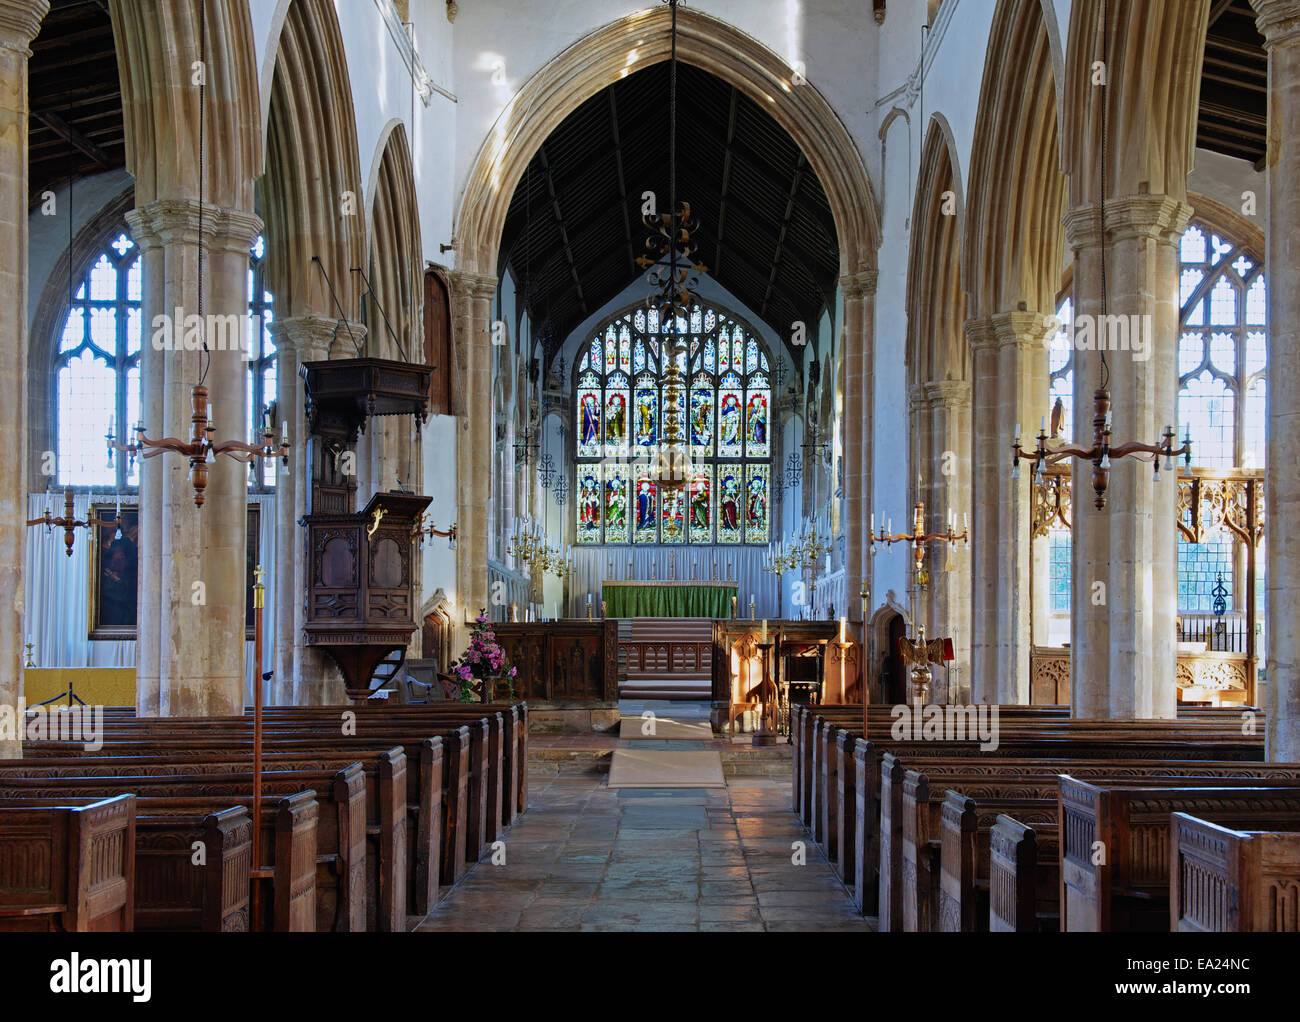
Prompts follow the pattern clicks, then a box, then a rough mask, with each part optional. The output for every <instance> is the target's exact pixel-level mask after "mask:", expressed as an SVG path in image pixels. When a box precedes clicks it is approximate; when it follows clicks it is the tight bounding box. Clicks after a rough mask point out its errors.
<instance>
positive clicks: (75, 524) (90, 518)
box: [27, 488, 122, 557]
mask: <svg viewBox="0 0 1300 1022" xmlns="http://www.w3.org/2000/svg"><path fill="white" fill-rule="evenodd" d="M45 500H46V503H45V514H44V515H43V516H42V517H40V518H32V519H29V520H28V522H27V525H28V527H29V528H30V527H32V526H35V525H43V526H45V531H46V532H47V533H50V532H53V531H54V530H55V529H62V530H63V552H64V553H65V554H67V555H68V556H69V557H71V556H72V547H73V544H74V543H75V542H76V540H77V530H78V529H96V528H99V529H113V528H115V529H117V531H118V534H119V535H120V534H121V531H122V525H121V520H122V503H121V501H120V500H119V501H118V507H117V514H116V515H115V516H114V517H113V520H112V521H111V522H106V521H104V520H103V519H100V518H96V517H95V509H94V507H93V506H92V507H91V509H90V512H89V514H87V516H86V520H85V521H81V520H79V519H78V518H77V515H76V512H75V511H74V510H73V503H74V500H75V494H74V493H73V492H72V489H71V488H68V489H67V490H65V491H64V493H63V515H62V517H60V518H55V517H54V512H53V511H52V510H51V509H50V505H49V496H48V495H47V496H46V498H45Z"/></svg>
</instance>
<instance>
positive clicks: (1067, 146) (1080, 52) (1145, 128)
mask: <svg viewBox="0 0 1300 1022" xmlns="http://www.w3.org/2000/svg"><path fill="white" fill-rule="evenodd" d="M1103 4H1108V6H1107V7H1105V8H1104V10H1105V12H1106V15H1107V20H1108V23H1107V25H1106V27H1105V31H1106V47H1105V52H1106V54H1107V59H1108V60H1109V62H1110V67H1109V68H1108V69H1107V81H1108V82H1109V83H1111V86H1112V87H1108V88H1107V89H1105V90H1102V89H1099V88H1097V87H1096V86H1094V85H1093V84H1092V81H1093V64H1094V62H1095V61H1099V60H1101V59H1102V52H1103V47H1102V37H1101V14H1102V10H1103ZM1209 11H1210V5H1209V4H1203V3H1171V4H1165V3H1158V4H1147V3H1121V2H1119V0H1074V3H1072V4H1071V6H1070V34H1069V39H1068V44H1067V50H1066V56H1065V88H1064V97H1065V100H1064V110H1063V111H1062V118H1061V126H1062V131H1061V164H1062V167H1063V168H1064V169H1065V170H1066V171H1067V173H1069V174H1070V208H1071V209H1074V208H1077V207H1079V206H1082V205H1085V204H1088V203H1094V202H1096V201H1097V199H1098V198H1099V195H1100V190H1101V175H1100V167H1101V161H1100V160H1099V158H1098V156H1099V154H1098V147H1099V145H1100V142H1101V117H1100V105H1099V104H1100V102H1101V98H1102V94H1103V91H1104V93H1105V96H1106V97H1107V101H1108V102H1109V104H1110V105H1109V108H1108V111H1107V117H1108V119H1109V126H1108V133H1109V135H1110V139H1109V143H1108V146H1107V159H1106V188H1107V191H1108V192H1109V193H1110V195H1111V196H1115V195H1137V194H1141V193H1148V194H1151V195H1167V196H1170V197H1172V198H1174V199H1176V200H1180V201H1181V200H1182V199H1184V198H1185V197H1186V195H1187V174H1188V172H1189V171H1190V170H1191V167H1192V157H1193V154H1194V153H1195V151H1196V122H1197V113H1198V111H1199V109H1200V90H1201V63H1202V56H1203V54H1204V51H1205V34H1206V31H1207V26H1208V19H1209ZM1108 197H1109V196H1108Z"/></svg>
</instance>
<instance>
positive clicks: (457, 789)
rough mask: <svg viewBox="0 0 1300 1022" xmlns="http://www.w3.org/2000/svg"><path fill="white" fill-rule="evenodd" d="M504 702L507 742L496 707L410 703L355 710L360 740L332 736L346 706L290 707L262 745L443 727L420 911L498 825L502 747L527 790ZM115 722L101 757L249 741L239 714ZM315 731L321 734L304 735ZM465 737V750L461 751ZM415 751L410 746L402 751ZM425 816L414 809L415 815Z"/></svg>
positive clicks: (416, 908) (520, 739) (47, 747)
mask: <svg viewBox="0 0 1300 1022" xmlns="http://www.w3.org/2000/svg"><path fill="white" fill-rule="evenodd" d="M505 706H506V708H507V709H508V710H509V711H510V713H509V714H508V715H509V716H510V717H511V719H512V720H517V721H519V722H520V723H519V726H518V727H517V728H516V729H515V734H514V736H513V737H512V738H511V740H510V742H509V743H506V742H503V741H502V735H503V733H504V719H503V718H504V717H505V716H507V715H506V714H503V713H502V712H500V711H497V712H495V713H493V714H491V715H489V716H485V715H484V714H483V712H482V708H481V707H480V706H479V705H478V704H471V705H469V706H467V707H464V708H458V707H450V708H446V709H438V710H436V711H433V710H426V708H425V707H409V708H407V709H409V710H410V711H414V712H404V713H401V714H391V713H388V712H386V711H384V710H383V709H382V708H378V709H376V710H366V709H365V708H358V710H357V711H356V712H358V718H357V726H358V729H359V731H360V732H361V733H364V735H365V737H363V738H354V737H340V736H339V735H338V730H339V727H340V720H341V718H340V714H342V713H344V712H353V711H352V708H350V707H311V708H295V709H296V710H298V711H304V712H296V713H294V714H292V715H290V717H289V718H287V719H284V720H280V721H278V722H272V723H270V724H268V725H267V728H266V737H265V741H266V742H267V743H268V745H269V744H271V743H275V744H276V745H278V746H279V747H282V748H299V749H304V750H306V749H313V748H317V747H319V745H320V744H321V740H322V738H324V737H328V742H329V744H330V746H331V747H336V746H341V745H346V746H348V747H349V748H351V747H352V744H354V743H362V744H363V745H368V744H371V743H373V742H374V741H376V740H379V739H381V738H384V739H392V740H400V739H403V738H405V739H407V740H409V739H411V738H412V737H413V736H417V735H418V736H423V735H426V734H427V732H428V731H429V730H439V729H444V728H446V729H447V730H442V731H441V734H440V735H439V736H438V737H439V738H440V740H441V742H442V744H443V746H444V747H445V749H446V754H445V757H444V762H443V775H442V779H443V782H444V783H443V799H442V803H443V804H442V805H441V806H440V807H434V806H432V805H430V806H429V810H430V811H429V812H428V814H427V816H428V817H429V818H430V820H431V824H436V822H437V820H438V819H439V818H440V819H441V820H442V825H443V834H442V840H441V841H440V845H441V849H442V852H441V860H440V869H439V871H438V872H437V874H435V873H434V872H433V871H432V870H431V869H430V868H428V867H426V866H425V864H424V863H425V860H426V858H427V856H425V855H423V854H421V855H420V856H419V858H418V859H417V863H418V868H419V870H420V876H419V877H418V878H417V879H416V881H415V891H416V894H415V898H414V901H413V904H412V911H413V914H416V915H420V916H423V915H425V914H427V912H428V911H429V910H430V908H431V907H432V905H433V904H434V903H436V900H437V889H438V882H439V880H440V881H441V882H442V883H444V884H448V885H450V884H451V883H454V882H455V881H456V880H458V879H459V878H460V877H461V876H463V875H464V873H465V871H466V870H467V869H468V863H469V862H470V861H477V860H478V859H479V858H480V857H481V856H482V855H483V854H484V852H486V850H487V849H488V847H489V846H490V841H489V839H488V835H489V834H490V833H494V831H493V830H492V829H491V828H492V827H495V826H496V823H495V821H496V819H497V818H498V816H501V817H504V814H505V810H504V809H503V808H502V802H503V801H504V800H503V798H502V797H501V795H500V792H501V791H502V790H503V789H502V785H503V781H504V771H503V769H502V763H503V762H504V756H505V752H506V749H513V750H517V752H516V757H515V762H513V763H511V770H512V776H513V777H515V778H516V779H515V781H514V782H513V783H514V785H516V787H517V790H518V792H519V796H518V797H520V798H523V797H526V787H524V786H522V783H521V782H520V781H519V780H518V778H519V771H521V770H524V769H525V757H526V744H524V743H525V734H524V730H525V725H526V714H525V715H524V716H522V717H518V716H516V715H515V714H516V711H517V710H518V706H517V705H516V704H505ZM120 723H121V724H122V726H121V727H120V728H118V727H113V728H110V729H109V735H108V737H107V738H106V740H105V743H104V749H103V752H104V753H105V754H107V755H112V756H120V755H123V754H129V753H132V752H139V751H144V750H145V749H146V748H147V749H149V750H152V751H159V752H167V751H170V750H172V749H175V750H177V751H180V750H181V749H188V748H193V747H195V743H199V747H202V748H212V749H216V748H218V747H223V746H226V745H228V744H229V743H231V742H236V741H239V740H240V739H243V740H244V741H251V737H250V736H251V729H250V727H249V725H248V722H247V720H246V719H245V718H215V719H183V718H182V719H177V718H166V719H160V720H141V719H129V720H123V721H121V722H120ZM313 734H320V735H321V737H318V738H312V737H309V736H310V735H313ZM494 736H495V737H494ZM466 742H467V743H468V749H466V748H465V745H466ZM503 746H504V748H503ZM32 751H33V753H34V754H35V755H50V754H55V753H64V754H68V753H74V752H75V751H76V749H75V747H74V746H71V745H70V744H69V743H62V744H60V743H54V742H43V743H37V744H36V745H35V746H34V748H33V750H32ZM413 751H414V750H410V749H409V747H408V752H413ZM516 767H517V768H518V769H516ZM426 801H427V800H426ZM435 808H437V809H438V811H437V812H436V813H435V812H434V811H433V810H434V809H435ZM424 815H425V814H420V819H423V818H424ZM512 819H513V815H512ZM419 827H420V833H421V835H422V838H421V840H419V841H418V848H419V849H420V850H423V849H425V848H428V847H430V845H429V842H428V841H426V840H424V839H423V837H427V836H431V835H432V834H434V833H436V831H435V830H433V829H431V828H429V827H425V826H424V825H423V824H422V823H421V824H419ZM498 832H499V831H498ZM434 861H438V860H434Z"/></svg>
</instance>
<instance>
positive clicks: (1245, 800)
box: [1058, 776, 1300, 931]
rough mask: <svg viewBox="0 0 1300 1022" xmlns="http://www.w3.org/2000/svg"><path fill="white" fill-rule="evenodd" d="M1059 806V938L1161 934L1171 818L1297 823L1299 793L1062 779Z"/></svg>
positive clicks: (1283, 826) (1255, 825)
mask: <svg viewBox="0 0 1300 1022" xmlns="http://www.w3.org/2000/svg"><path fill="white" fill-rule="evenodd" d="M1059 798H1060V810H1059V823H1058V826H1059V828H1060V834H1061V838H1060V841H1061V849H1060V858H1061V901H1060V904H1061V929H1062V930H1063V931H1073V930H1086V931H1107V930H1111V929H1118V930H1126V931H1160V930H1166V929H1167V928H1168V926H1169V918H1170V911H1171V910H1170V907H1169V900H1168V899H1169V884H1170V840H1171V838H1170V819H1171V817H1172V815H1173V814H1174V813H1179V812H1181V813H1189V814H1192V815H1194V816H1196V817H1198V818H1201V819H1206V820H1209V821H1210V822H1214V823H1218V824H1220V825H1221V826H1227V827H1234V828H1235V827H1241V828H1243V829H1244V828H1246V827H1249V828H1251V829H1261V830H1279V831H1283V830H1287V829H1289V828H1292V827H1294V826H1295V824H1296V822H1297V821H1300V787H1273V788H1268V787H1259V788H1246V787H1236V788H1225V787H1218V788H1178V787H1167V788H1132V787H1118V786H1108V785H1105V784H1089V783H1087V782H1086V781H1081V780H1078V779H1077V778H1074V777H1070V776H1062V777H1061V781H1060V794H1059ZM1098 850H1100V851H1101V852H1104V859H1099V861H1096V862H1094V858H1096V857H1097V852H1098Z"/></svg>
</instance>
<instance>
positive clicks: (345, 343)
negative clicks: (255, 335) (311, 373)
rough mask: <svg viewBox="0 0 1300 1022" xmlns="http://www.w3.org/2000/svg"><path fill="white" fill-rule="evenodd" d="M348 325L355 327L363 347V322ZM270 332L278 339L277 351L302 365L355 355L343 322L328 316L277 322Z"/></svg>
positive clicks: (357, 338)
mask: <svg viewBox="0 0 1300 1022" xmlns="http://www.w3.org/2000/svg"><path fill="white" fill-rule="evenodd" d="M348 326H350V327H351V328H352V336H353V337H355V338H356V341H357V343H358V344H360V345H364V344H365V340H366V328H365V326H364V325H363V324H361V323H349V324H348ZM269 329H270V331H271V336H272V337H273V338H274V339H275V349H276V351H277V352H282V353H284V354H286V355H296V356H297V359H298V361H299V362H323V361H325V360H326V359H328V358H335V357H348V356H349V355H350V354H355V349H354V348H353V347H352V341H351V339H350V338H349V336H348V332H347V330H346V329H345V328H344V327H343V325H342V321H341V320H337V319H330V318H329V317H327V316H295V317H293V318H291V319H279V320H276V321H275V322H273V323H272V324H271V325H270V327H269ZM340 337H341V338H342V340H341V341H340ZM340 345H341V347H340Z"/></svg>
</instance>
